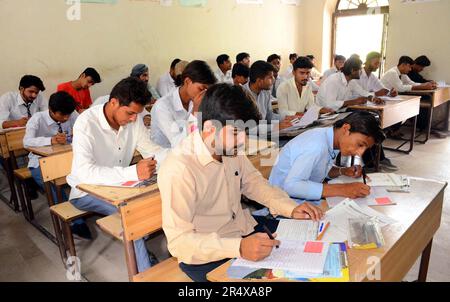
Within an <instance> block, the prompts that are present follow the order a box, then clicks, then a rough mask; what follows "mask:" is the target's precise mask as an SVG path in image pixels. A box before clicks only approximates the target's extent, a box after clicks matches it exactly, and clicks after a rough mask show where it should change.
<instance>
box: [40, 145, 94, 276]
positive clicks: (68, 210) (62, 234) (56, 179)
mask: <svg viewBox="0 0 450 302" xmlns="http://www.w3.org/2000/svg"><path fill="white" fill-rule="evenodd" d="M72 158H73V153H72V152H65V153H60V154H56V155H53V156H48V157H42V158H40V159H39V166H40V169H41V172H42V179H43V181H44V185H45V191H46V193H47V199H48V204H49V207H50V213H51V217H52V222H53V227H54V229H55V235H56V241H57V244H58V247H59V252H60V254H61V260H62V261H63V263H64V266H66V265H67V251H69V253H70V255H71V256H74V257H76V250H75V243H74V240H73V235H72V231H71V229H70V224H71V222H72V221H74V220H75V219H78V218H80V217H84V216H86V215H88V214H89V213H88V212H85V211H80V210H78V209H77V208H75V207H74V206H73V205H72V204H71V203H70V202H68V201H63V200H62V188H61V187H62V185H63V184H65V183H66V176H67V175H69V173H70V171H71V169H72ZM52 185H53V186H54V188H55V189H56V193H57V198H58V200H57V201H55V200H53V194H52ZM75 267H76V265H75Z"/></svg>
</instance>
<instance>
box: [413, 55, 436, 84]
mask: <svg viewBox="0 0 450 302" xmlns="http://www.w3.org/2000/svg"><path fill="white" fill-rule="evenodd" d="M430 66H431V61H430V59H428V57H427V56H420V57H417V59H415V60H414V64H413V65H412V66H411V71H410V72H409V73H408V77H409V78H410V79H411V81H413V82H416V83H428V82H431V83H435V81H432V80H427V79H425V78H424V77H423V76H422V75H421V74H420V73H421V72H423V70H424V69H425V68H427V67H430Z"/></svg>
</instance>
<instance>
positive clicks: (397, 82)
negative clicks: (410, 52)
mask: <svg viewBox="0 0 450 302" xmlns="http://www.w3.org/2000/svg"><path fill="white" fill-rule="evenodd" d="M413 64H414V60H413V59H411V58H410V57H408V56H403V57H401V58H400V60H399V62H398V65H397V66H396V67H393V68H391V69H390V70H388V71H387V72H386V73H385V74H384V75H383V77H382V78H381V83H382V84H383V85H384V87H386V88H387V89H393V88H394V89H395V90H397V91H398V92H400V93H401V92H408V91H414V90H432V89H435V88H436V84H435V83H433V82H427V83H423V84H421V83H416V82H413V81H412V80H411V79H410V78H409V77H408V73H409V72H410V71H411V68H412V67H411V66H412V65H413Z"/></svg>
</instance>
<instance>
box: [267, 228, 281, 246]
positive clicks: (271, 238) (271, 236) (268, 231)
mask: <svg viewBox="0 0 450 302" xmlns="http://www.w3.org/2000/svg"><path fill="white" fill-rule="evenodd" d="M263 229H264V232H266V234H267V235H268V236H269V238H270V240H275V237H273V235H272V232H271V231H270V230H269V228H268V227H267V226H266V225H263ZM279 247H280V246H278V245H277V246H276V248H279Z"/></svg>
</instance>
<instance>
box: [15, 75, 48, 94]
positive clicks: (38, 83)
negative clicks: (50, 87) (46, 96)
mask: <svg viewBox="0 0 450 302" xmlns="http://www.w3.org/2000/svg"><path fill="white" fill-rule="evenodd" d="M31 86H35V87H36V88H37V89H39V91H45V87H44V83H42V80H41V79H40V78H38V77H37V76H34V75H24V76H23V77H22V78H21V79H20V82H19V89H20V87H22V88H24V89H27V88H29V87H31Z"/></svg>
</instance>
